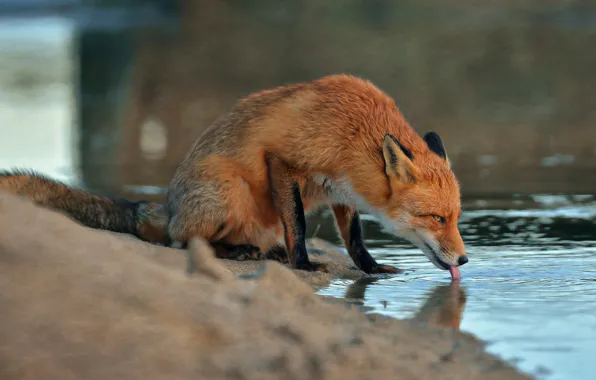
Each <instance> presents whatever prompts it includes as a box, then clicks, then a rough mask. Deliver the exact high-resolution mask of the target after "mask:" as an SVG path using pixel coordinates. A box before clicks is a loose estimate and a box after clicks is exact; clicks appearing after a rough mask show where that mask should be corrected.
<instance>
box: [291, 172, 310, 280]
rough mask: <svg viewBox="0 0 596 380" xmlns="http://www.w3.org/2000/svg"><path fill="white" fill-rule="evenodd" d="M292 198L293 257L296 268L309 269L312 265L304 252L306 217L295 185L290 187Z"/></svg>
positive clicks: (298, 190) (298, 189)
mask: <svg viewBox="0 0 596 380" xmlns="http://www.w3.org/2000/svg"><path fill="white" fill-rule="evenodd" d="M292 197H293V201H294V202H293V203H294V212H293V216H294V223H292V224H293V225H294V257H295V258H296V268H297V269H310V268H311V267H312V265H311V263H310V261H309V259H308V253H307V252H306V217H305V216H304V205H303V203H302V197H301V196H300V188H299V187H298V184H297V183H294V184H293V185H292Z"/></svg>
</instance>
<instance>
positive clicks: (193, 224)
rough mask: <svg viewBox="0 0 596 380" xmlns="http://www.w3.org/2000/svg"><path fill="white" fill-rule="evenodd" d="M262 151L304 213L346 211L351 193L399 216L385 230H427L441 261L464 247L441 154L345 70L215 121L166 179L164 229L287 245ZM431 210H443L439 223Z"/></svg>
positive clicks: (455, 190)
mask: <svg viewBox="0 0 596 380" xmlns="http://www.w3.org/2000/svg"><path fill="white" fill-rule="evenodd" d="M387 134H390V135H391V136H393V137H395V139H396V140H398V141H399V144H400V145H401V146H402V147H404V148H405V149H407V151H409V153H411V155H412V156H413V160H412V161H410V160H409V159H407V158H405V156H404V154H403V153H401V151H400V150H399V149H397V148H396V147H397V145H392V143H391V141H389V140H387V141H389V142H387V144H388V145H387V146H385V145H384V142H386V140H385V138H386V135H387ZM267 154H270V155H273V156H275V157H277V158H278V159H279V160H280V161H281V162H283V163H284V164H285V165H287V167H288V168H290V169H291V173H292V174H291V178H292V181H295V182H296V183H297V184H298V185H299V188H300V195H301V197H302V201H303V203H304V210H305V211H306V212H309V211H312V210H314V209H316V208H318V207H320V206H323V205H329V204H332V203H333V204H338V205H341V206H345V207H348V210H352V209H354V208H356V207H358V206H362V205H359V204H352V203H355V202H352V201H353V200H354V199H358V200H362V201H363V203H365V204H366V208H367V209H370V210H373V211H374V212H375V213H376V214H377V215H378V216H380V217H381V219H383V221H384V224H385V225H386V226H387V225H389V226H391V225H392V224H395V223H397V224H396V226H397V225H398V224H399V226H398V227H399V228H398V227H395V229H394V230H393V231H390V232H393V233H394V234H396V235H398V236H402V237H406V238H408V239H410V240H411V241H413V242H414V243H416V244H418V243H419V242H417V241H414V240H416V239H419V240H420V239H422V240H424V239H426V238H428V239H429V241H431V240H432V239H435V240H436V244H437V246H438V247H440V249H439V248H437V252H434V254H436V255H437V257H438V258H439V259H440V260H441V261H442V262H443V263H446V264H448V265H454V266H455V265H458V264H457V260H458V258H459V257H461V256H465V248H464V246H463V242H462V240H461V237H460V235H459V231H458V229H457V219H458V218H459V215H460V194H459V185H458V183H457V180H456V178H455V176H454V174H453V172H452V171H451V169H450V167H449V163H448V160H446V159H445V158H442V157H440V156H439V155H438V154H436V153H435V152H433V151H432V150H431V149H429V146H428V144H427V143H426V142H425V141H424V140H423V138H421V136H419V135H418V134H417V133H416V132H415V131H414V130H413V129H412V128H411V127H410V125H409V124H408V122H407V121H406V120H405V118H404V117H403V115H402V114H401V113H400V111H399V109H398V108H397V107H396V105H395V103H394V101H393V99H391V98H390V97H389V96H388V95H386V94H385V93H384V92H382V91H381V90H380V89H378V88H377V87H375V86H374V85H373V84H372V83H370V82H368V81H365V80H362V79H359V78H356V77H353V76H347V75H333V76H328V77H324V78H321V79H318V80H315V81H312V82H308V83H301V84H294V85H288V86H282V87H278V88H276V89H270V90H265V91H261V92H257V93H255V94H252V95H250V96H247V97H246V98H244V99H242V100H240V101H239V102H238V103H237V104H236V105H235V106H234V107H233V108H232V110H231V111H230V112H229V113H227V114H226V115H224V116H222V117H221V118H220V119H218V120H217V121H215V122H214V123H213V125H212V126H210V128H208V129H207V130H206V132H205V133H204V134H203V136H201V137H200V138H199V139H198V140H197V141H196V142H195V144H194V145H193V147H192V149H191V150H190V152H189V153H188V154H187V156H186V158H185V159H184V161H183V162H182V163H181V165H180V166H179V167H178V169H177V171H176V173H175V174H174V177H173V179H172V181H171V183H170V188H169V192H168V207H169V211H170V216H171V219H170V222H169V233H170V236H171V238H172V239H174V240H177V241H188V240H189V239H190V238H191V237H193V236H195V235H199V236H202V237H204V238H206V239H208V240H211V241H213V240H218V241H225V242H228V243H233V244H253V245H255V246H258V247H260V248H261V250H263V251H265V250H268V249H270V248H272V247H275V246H276V245H279V244H284V243H285V244H286V245H288V243H291V244H293V243H292V242H293V239H294V237H293V236H289V237H288V236H287V235H288V233H286V237H285V239H284V233H283V229H282V223H281V221H282V219H283V217H284V214H283V213H281V214H280V210H277V209H276V206H275V204H274V202H273V201H272V194H271V191H272V188H271V182H270V179H269V178H268V170H269V169H270V168H269V166H268V163H267V160H266V155H267ZM394 158H395V160H397V163H394V162H393V161H392V160H393V159H394ZM394 164H395V165H394ZM392 165H394V166H392ZM392 168H393V169H392ZM283 175H284V176H285V175H286V174H283ZM329 186H332V187H333V189H331V188H330V187H329ZM338 186H339V187H342V186H343V187H342V191H343V193H342V191H340V192H339V193H338V192H337V191H336V188H337V187H338ZM334 189H335V190H334ZM346 189H347V190H346ZM346 191H347V192H348V193H350V194H348V195H349V197H348V198H350V199H348V201H349V202H345V203H346V204H341V202H339V201H338V199H337V198H338V197H341V195H342V194H343V195H345V194H344V193H346ZM340 193H341V194H340ZM281 202H286V203H287V201H285V200H283V201H281ZM348 203H350V204H348ZM431 215H439V216H441V217H443V218H445V221H446V222H445V224H444V225H443V224H441V223H439V222H437V221H436V220H435V219H433V218H432V217H431ZM339 219H340V220H338V224H340V225H339V229H340V231H341V234H342V237H343V238H344V240H346V239H349V236H348V235H349V234H348V232H346V231H349V226H348V225H346V223H348V222H349V221H350V220H351V218H348V217H345V218H341V217H340V218H339ZM344 219H345V220H344ZM222 226H223V227H222ZM406 227H408V228H410V229H411V230H412V231H414V232H415V233H416V234H418V235H420V236H425V237H424V238H421V237H420V236H418V235H416V237H415V238H414V237H412V236H408V234H410V233H412V231H409V230H408V231H406V230H405V228H406ZM217 231H220V232H221V231H225V234H221V233H219V234H218V232H217ZM290 235H291V233H290ZM431 243H433V244H434V242H433V241H431ZM348 244H349V242H348V241H346V245H348ZM420 244H422V243H420ZM431 245H432V244H431ZM425 253H427V254H429V253H428V252H425ZM429 258H431V257H429ZM435 259H436V257H432V258H431V261H433V262H435V261H434V260H435ZM435 264H437V263H436V262H435ZM437 266H439V265H437Z"/></svg>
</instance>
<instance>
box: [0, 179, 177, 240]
mask: <svg viewBox="0 0 596 380" xmlns="http://www.w3.org/2000/svg"><path fill="white" fill-rule="evenodd" d="M0 191H5V192H8V193H10V194H13V195H18V196H21V197H24V198H27V199H29V200H31V201H32V202H33V203H35V204H37V205H39V206H41V207H44V208H48V209H52V210H54V211H58V212H61V213H62V214H65V215H66V216H68V217H70V218H71V219H74V220H76V221H77V222H79V223H81V224H83V225H85V226H87V227H90V228H94V229H100V230H108V231H112V232H120V233H127V234H131V235H134V236H136V237H137V238H139V239H140V240H143V241H146V242H149V243H153V244H160V245H169V244H170V240H169V237H168V235H167V213H166V211H165V207H164V205H162V204H159V203H155V202H147V201H130V200H127V199H124V198H113V197H107V196H102V195H96V194H92V193H91V192H88V191H85V190H82V189H78V188H75V187H72V186H68V185H66V184H65V183H62V182H60V181H58V180H55V179H52V178H50V177H48V176H45V175H43V174H41V173H37V172H35V171H33V170H6V171H2V172H0Z"/></svg>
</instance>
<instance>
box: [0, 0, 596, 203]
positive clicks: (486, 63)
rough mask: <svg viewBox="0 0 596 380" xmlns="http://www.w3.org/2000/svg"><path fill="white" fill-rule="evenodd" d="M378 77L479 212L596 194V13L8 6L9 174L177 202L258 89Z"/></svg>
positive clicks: (350, 5) (452, 5)
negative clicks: (432, 142)
mask: <svg viewBox="0 0 596 380" xmlns="http://www.w3.org/2000/svg"><path fill="white" fill-rule="evenodd" d="M332 73H351V74H355V75H358V76H362V77H364V78H367V79H370V80H372V81H373V82H374V83H375V84H376V85H377V86H379V87H380V88H381V89H383V90H384V91H386V92H387V93H388V94H390V95H391V96H392V97H393V98H394V99H395V100H396V102H397V104H398V105H399V107H400V108H401V110H402V111H403V113H404V114H405V115H406V117H407V118H408V119H409V121H410V123H411V124H412V125H413V126H414V128H415V129H416V130H417V131H418V132H419V133H424V132H425V131H428V130H431V129H432V130H436V131H437V132H439V133H440V134H441V136H442V137H443V139H444V142H445V144H446V146H447V150H448V154H449V155H450V159H451V161H452V163H453V167H454V170H455V172H456V174H457V175H458V177H459V179H460V181H461V184H462V192H463V196H464V198H466V197H468V198H474V197H481V198H483V197H484V198H486V197H492V198H499V197H511V195H513V194H520V195H523V194H556V193H565V194H593V193H596V175H595V174H596V128H595V127H596V95H595V93H596V92H595V84H596V3H594V2H593V1H581V0H576V1H573V0H570V1H564V0H558V1H549V0H515V1H514V0H502V1H478V0H441V1H439V0H399V1H398V0H393V1H390V0H344V1H320V0H293V1H291V2H281V1H274V0H178V1H175V0H53V1H52V0H0V131H1V135H2V139H0V168H9V167H29V168H35V169H37V170H40V171H42V172H44V173H47V174H50V175H52V176H55V177H57V178H60V179H63V180H67V181H70V182H72V183H78V184H82V185H84V186H87V187H90V188H92V189H94V190H98V191H102V192H109V193H112V194H121V195H125V196H128V197H131V198H147V197H157V198H160V197H163V193H164V187H165V186H166V185H167V183H168V180H169V178H170V176H171V175H172V172H173V170H174V169H175V167H176V165H177V164H178V163H179V162H180V161H181V159H182V158H183V156H184V155H185V153H186V151H187V149H188V148H189V147H190V145H191V144H192V142H193V140H194V139H195V138H196V137H198V136H199V135H200V134H201V132H202V131H203V130H204V129H205V128H206V127H207V126H208V125H209V124H210V123H211V122H212V121H213V120H214V119H215V118H216V117H218V116H219V115H220V114H222V113H224V112H226V110H227V109H228V108H230V107H231V106H232V105H233V103H234V102H235V101H236V100H237V99H238V98H239V97H242V96H245V95H247V94H249V93H250V92H253V91H257V90H260V89H265V88H269V87H273V86H278V85H281V84H286V83H291V82H296V81H307V80H312V79H315V78H318V77H320V76H323V75H327V74H332Z"/></svg>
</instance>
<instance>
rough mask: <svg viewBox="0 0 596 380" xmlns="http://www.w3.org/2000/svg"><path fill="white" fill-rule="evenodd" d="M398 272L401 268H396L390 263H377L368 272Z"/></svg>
mask: <svg viewBox="0 0 596 380" xmlns="http://www.w3.org/2000/svg"><path fill="white" fill-rule="evenodd" d="M400 272H402V270H401V269H398V268H396V267H393V266H391V265H382V264H377V265H375V266H373V267H372V269H371V271H370V274H380V273H388V274H396V273H400Z"/></svg>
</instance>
